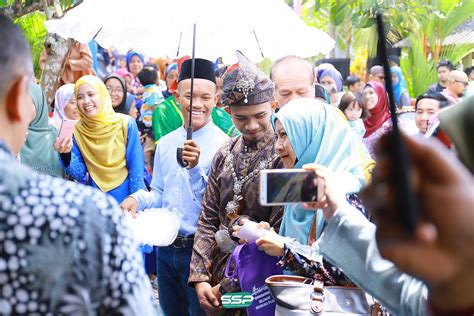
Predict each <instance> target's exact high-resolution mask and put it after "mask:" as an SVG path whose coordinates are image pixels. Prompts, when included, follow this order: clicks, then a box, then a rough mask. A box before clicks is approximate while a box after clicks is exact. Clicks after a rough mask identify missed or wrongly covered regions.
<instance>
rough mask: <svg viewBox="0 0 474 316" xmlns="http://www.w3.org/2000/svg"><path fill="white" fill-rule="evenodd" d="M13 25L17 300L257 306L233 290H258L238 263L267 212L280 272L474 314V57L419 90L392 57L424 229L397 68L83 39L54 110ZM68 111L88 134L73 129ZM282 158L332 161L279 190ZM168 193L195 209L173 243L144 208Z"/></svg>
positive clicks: (268, 249) (268, 238)
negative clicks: (411, 210) (217, 57)
mask: <svg viewBox="0 0 474 316" xmlns="http://www.w3.org/2000/svg"><path fill="white" fill-rule="evenodd" d="M0 35H1V38H2V44H1V45H2V49H1V50H0V79H1V80H0V124H1V125H2V129H1V131H0V160H1V162H2V163H1V164H0V169H1V171H0V227H1V230H0V249H2V251H1V254H0V293H2V295H0V314H43V313H53V314H76V313H77V314H79V313H81V314H88V313H97V314H125V315H153V314H156V306H155V303H156V300H155V299H154V298H153V292H152V286H157V287H158V294H159V304H160V308H161V309H162V310H163V312H164V314H166V315H206V314H207V315H241V314H245V309H228V310H226V309H225V308H224V307H223V304H222V296H223V295H225V294H228V293H235V292H240V291H241V287H240V284H239V280H238V279H236V278H235V277H233V276H230V275H229V273H228V271H227V270H228V269H229V267H230V268H235V266H232V264H231V263H229V258H230V257H231V255H232V254H233V252H234V250H236V249H237V247H240V246H239V244H244V245H245V244H246V243H247V242H248V241H247V240H244V239H239V238H238V236H239V231H240V230H241V228H242V227H243V225H245V223H246V222H247V221H253V222H257V223H259V224H258V229H259V230H260V231H261V232H262V237H260V238H259V239H257V240H256V245H257V246H258V249H259V251H262V252H264V253H265V254H266V255H267V256H269V257H272V258H273V259H274V260H275V262H276V265H277V266H278V267H279V268H281V269H283V270H286V271H287V273H289V274H292V275H298V276H304V277H308V278H310V279H314V280H317V281H320V282H322V283H324V285H325V286H343V287H347V288H360V289H362V290H363V291H364V292H365V293H367V294H369V295H370V296H372V297H373V298H374V299H375V300H376V301H377V304H378V305H377V306H379V308H380V313H381V314H387V313H396V314H400V315H429V314H434V315H450V314H451V315H468V314H469V315H472V314H473V313H474V295H473V293H474V270H473V267H474V255H473V252H472V251H471V249H474V248H473V245H474V234H473V232H474V230H473V229H472V224H474V195H473V193H472V192H474V180H473V177H472V172H473V170H474V166H473V161H474V158H473V157H474V156H473V149H474V146H473V144H472V135H471V134H470V132H469V129H470V127H471V126H472V123H473V119H474V112H473V109H474V99H473V98H474V97H469V95H470V94H472V89H473V88H472V87H473V86H474V71H472V67H471V68H470V69H467V70H466V71H465V72H463V71H460V70H455V69H454V66H453V65H452V63H450V62H447V61H441V62H440V63H439V64H438V66H437V70H438V75H439V82H438V83H434V84H433V85H430V86H429V88H428V89H427V91H426V93H423V94H421V95H419V96H410V95H409V93H408V89H407V83H406V80H405V78H404V75H403V71H402V69H401V68H400V67H399V66H398V65H397V63H396V60H395V62H393V64H392V67H391V68H390V73H391V76H392V78H391V79H392V85H393V92H394V99H395V103H396V106H397V108H398V109H399V111H400V113H402V112H407V111H412V112H414V113H415V117H414V118H413V119H412V120H413V121H414V122H412V123H413V124H415V125H416V127H417V129H418V130H417V131H416V133H408V129H406V131H407V132H406V133H404V134H403V135H402V139H403V141H404V142H405V144H406V145H407V149H408V152H409V154H410V157H411V162H412V164H411V169H410V170H409V172H410V180H411V182H412V185H413V190H414V192H415V195H416V196H417V198H418V200H419V207H420V213H421V220H420V221H419V222H418V223H417V226H416V229H415V231H414V232H413V234H409V235H407V233H406V232H405V231H403V229H402V228H401V227H400V225H399V224H398V223H399V221H398V217H399V213H400V212H399V210H397V208H396V205H397V203H396V201H395V197H394V191H395V190H396V183H395V182H394V180H393V174H391V170H393V168H392V166H393V165H394V164H396V163H397V162H396V161H393V159H392V156H391V142H393V139H392V138H389V137H388V136H387V134H389V133H390V131H391V129H392V118H391V114H390V111H389V98H388V95H387V90H386V86H385V77H384V69H383V67H382V66H379V65H376V66H373V67H371V68H370V71H369V75H368V80H367V82H365V80H363V79H362V78H358V77H356V76H353V75H352V76H349V77H348V78H347V79H346V80H344V79H343V77H342V75H341V73H340V71H338V70H337V69H336V67H334V66H333V65H331V64H327V63H326V64H320V65H318V66H316V67H315V66H313V65H312V64H311V63H309V62H308V61H306V60H304V59H302V58H300V57H297V56H286V57H283V58H281V59H279V60H277V61H275V62H274V64H273V67H272V69H271V73H270V75H269V76H268V75H266V74H265V73H264V72H263V71H262V70H260V69H259V68H258V67H257V66H256V65H255V64H253V63H252V62H251V61H250V60H248V59H247V58H246V57H245V52H243V53H242V52H239V51H237V52H236V55H237V59H238V62H237V63H236V64H234V65H223V64H219V63H218V62H212V61H209V60H206V59H201V58H196V59H195V60H191V59H189V58H186V57H184V58H181V59H177V60H170V61H169V62H168V63H167V64H166V63H154V60H153V59H149V61H148V62H147V59H145V57H144V56H143V55H142V54H140V53H139V52H135V51H130V52H128V53H127V55H126V57H125V59H124V60H125V62H124V64H123V66H124V67H121V64H120V63H116V64H115V67H116V69H113V67H108V68H107V69H108V70H109V72H110V71H111V72H110V73H104V71H100V72H99V71H96V70H94V69H93V63H92V62H91V61H92V60H93V59H94V58H92V56H91V53H90V50H89V49H88V47H87V46H84V45H83V44H80V45H75V46H74V47H73V48H72V49H74V50H77V54H76V55H77V56H76V55H74V58H75V59H74V61H71V62H70V63H67V64H68V65H69V68H68V69H66V70H65V71H66V72H67V74H64V75H62V76H61V80H62V86H61V87H60V88H59V89H58V90H57V92H56V94H55V98H54V106H53V108H54V109H53V111H52V113H49V106H50V105H48V104H47V102H46V97H45V95H44V93H43V91H42V89H41V88H40V86H39V85H37V84H36V83H34V82H33V81H35V79H34V78H33V76H32V69H33V67H32V58H31V56H30V48H29V47H28V44H27V43H26V41H25V39H24V37H23V35H22V34H21V31H20V30H19V29H18V28H17V27H16V26H15V25H14V24H13V23H12V21H11V20H9V19H8V18H6V17H5V16H0ZM70 56H72V55H70ZM81 56H84V57H81ZM71 58H72V57H71ZM81 58H84V59H83V60H82V61H81ZM80 67H83V68H80ZM79 73H80V74H79ZM98 74H103V75H101V76H100V77H99V76H98ZM192 77H193V79H191V78H192ZM192 82H193V85H192ZM428 84H432V83H427V87H428ZM191 92H192V94H191ZM191 103H192V108H191ZM458 103H460V104H458ZM189 117H192V125H191V126H190V124H191V123H190V121H189V119H188V118H189ZM66 121H67V122H73V124H74V130H73V133H72V136H71V135H69V136H64V137H63V136H62V137H59V136H60V135H62V133H61V131H62V129H63V125H64V124H65V122H66ZM404 123H405V122H401V123H400V124H401V126H402V129H403V128H404V126H403V124H404ZM470 124H471V125H470ZM189 127H191V128H192V130H193V134H192V139H188V137H187V136H188V132H187V130H188V128H189ZM408 134H411V135H408ZM178 147H181V148H182V160H183V161H184V163H185V165H186V167H183V166H182V163H180V162H178V161H177V155H176V150H177V148H178ZM282 168H286V169H306V170H307V171H309V172H312V173H315V174H316V176H317V177H318V178H320V179H322V182H321V183H323V186H324V190H323V192H322V196H320V199H319V200H318V201H316V202H314V203H308V204H288V205H284V206H282V205H274V206H267V205H262V204H261V203H260V192H259V181H260V177H259V176H260V172H261V171H262V170H265V169H282ZM152 208H166V209H170V210H173V211H176V212H177V213H178V214H179V216H180V219H181V220H180V227H179V230H178V235H177V237H176V239H175V240H174V241H173V243H172V244H170V245H168V246H163V247H154V249H153V251H151V249H150V248H151V247H145V246H146V245H139V244H138V243H137V241H135V240H134V237H133V236H132V234H131V231H130V229H129V227H128V226H127V224H126V222H125V219H124V217H125V216H127V215H128V214H130V215H131V216H133V217H136V216H140V212H141V211H143V210H146V209H152ZM374 223H375V224H374ZM156 233H157V234H158V233H160V232H156ZM150 251H151V252H150ZM142 252H143V253H144V256H142V255H143V254H142ZM387 259H388V260H390V261H388V260H387ZM261 273H265V271H261ZM155 276H156V277H155ZM308 300H309V297H308Z"/></svg>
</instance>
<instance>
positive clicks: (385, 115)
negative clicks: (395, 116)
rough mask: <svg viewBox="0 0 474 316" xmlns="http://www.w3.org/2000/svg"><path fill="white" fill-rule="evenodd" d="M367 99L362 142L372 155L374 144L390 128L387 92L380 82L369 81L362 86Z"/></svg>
mask: <svg viewBox="0 0 474 316" xmlns="http://www.w3.org/2000/svg"><path fill="white" fill-rule="evenodd" d="M364 95H365V98H366V99H367V110H369V113H370V116H369V117H368V118H366V119H365V120H364V126H365V130H366V132H365V135H364V138H363V139H362V142H363V143H364V145H365V146H366V147H367V149H368V151H369V153H370V155H371V156H372V157H374V150H373V147H374V144H375V143H376V142H377V140H378V139H379V138H380V137H381V136H382V135H383V134H385V133H386V132H388V131H389V130H390V129H391V128H392V122H391V121H390V112H389V110H390V109H389V105H388V97H387V92H386V91H385V88H384V86H383V85H382V84H381V83H378V82H376V81H369V82H368V83H367V84H366V85H365V88H364Z"/></svg>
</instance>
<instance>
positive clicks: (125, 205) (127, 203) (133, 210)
mask: <svg viewBox="0 0 474 316" xmlns="http://www.w3.org/2000/svg"><path fill="white" fill-rule="evenodd" d="M120 207H121V208H122V210H123V211H124V212H125V213H126V212H129V213H130V214H131V215H132V217H134V218H136V217H137V207H138V203H137V200H135V198H133V197H131V196H129V197H127V198H126V199H125V200H123V202H122V204H120Z"/></svg>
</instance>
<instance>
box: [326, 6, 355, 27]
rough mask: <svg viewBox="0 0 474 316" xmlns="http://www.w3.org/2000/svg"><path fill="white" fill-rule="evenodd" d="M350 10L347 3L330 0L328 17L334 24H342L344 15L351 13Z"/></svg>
mask: <svg viewBox="0 0 474 316" xmlns="http://www.w3.org/2000/svg"><path fill="white" fill-rule="evenodd" d="M351 11H352V10H351V8H350V7H349V5H348V4H347V3H345V2H343V3H341V2H338V1H332V2H331V7H330V9H329V17H330V20H331V23H332V24H333V25H335V26H338V25H340V24H342V22H344V19H345V18H346V16H348V15H349V14H351Z"/></svg>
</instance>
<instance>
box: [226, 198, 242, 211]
mask: <svg viewBox="0 0 474 316" xmlns="http://www.w3.org/2000/svg"><path fill="white" fill-rule="evenodd" d="M238 207H239V205H238V204H237V202H236V201H235V199H234V200H232V201H229V202H228V203H227V206H226V210H227V213H235V212H237V209H238Z"/></svg>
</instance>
